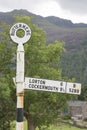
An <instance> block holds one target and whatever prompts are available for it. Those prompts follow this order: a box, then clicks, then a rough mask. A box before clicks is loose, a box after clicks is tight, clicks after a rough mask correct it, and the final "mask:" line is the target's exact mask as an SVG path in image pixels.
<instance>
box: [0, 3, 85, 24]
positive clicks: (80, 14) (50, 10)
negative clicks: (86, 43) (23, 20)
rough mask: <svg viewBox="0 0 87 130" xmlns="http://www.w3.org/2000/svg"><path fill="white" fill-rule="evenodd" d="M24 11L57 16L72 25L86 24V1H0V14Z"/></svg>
mask: <svg viewBox="0 0 87 130" xmlns="http://www.w3.org/2000/svg"><path fill="white" fill-rule="evenodd" d="M14 9H25V10H27V11H29V12H31V13H34V14H37V15H41V16H43V17H46V16H57V17H60V18H64V19H67V20H71V21H72V22H73V23H87V0H1V1H0V12H8V11H12V10H14Z"/></svg>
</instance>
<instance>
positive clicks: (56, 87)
mask: <svg viewBox="0 0 87 130" xmlns="http://www.w3.org/2000/svg"><path fill="white" fill-rule="evenodd" d="M24 89H31V90H39V91H49V92H58V93H68V94H77V95H80V93H81V84H79V83H71V82H63V81H55V80H46V79H37V78H30V77H25V87H24Z"/></svg>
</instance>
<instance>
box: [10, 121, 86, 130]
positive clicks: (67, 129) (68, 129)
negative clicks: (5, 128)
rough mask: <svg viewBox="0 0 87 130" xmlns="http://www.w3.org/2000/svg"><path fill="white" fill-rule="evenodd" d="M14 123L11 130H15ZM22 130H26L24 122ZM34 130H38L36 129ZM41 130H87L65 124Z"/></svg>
mask: <svg viewBox="0 0 87 130" xmlns="http://www.w3.org/2000/svg"><path fill="white" fill-rule="evenodd" d="M15 124H16V123H15V122H14V128H12V130H16V128H15V126H16V125H15ZM24 130H27V122H26V121H25V122H24ZM36 130H39V129H38V128H37V129H36ZM42 130H87V129H86V128H84V129H83V128H78V127H75V126H72V125H69V124H66V123H59V124H57V125H51V126H50V127H49V128H46V127H45V126H43V127H42Z"/></svg>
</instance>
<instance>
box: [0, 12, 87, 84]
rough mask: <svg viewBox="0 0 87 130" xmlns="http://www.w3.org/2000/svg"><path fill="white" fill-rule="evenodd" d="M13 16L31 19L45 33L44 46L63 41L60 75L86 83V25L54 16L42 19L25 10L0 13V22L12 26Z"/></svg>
mask: <svg viewBox="0 0 87 130" xmlns="http://www.w3.org/2000/svg"><path fill="white" fill-rule="evenodd" d="M14 15H27V16H30V17H32V22H33V23H34V24H36V25H37V26H39V27H41V28H43V29H44V30H45V31H46V34H47V43H46V44H50V43H52V42H53V41H54V40H59V41H64V42H65V52H64V53H63V56H62V57H61V64H60V65H61V67H62V70H63V72H62V75H63V76H67V77H69V78H73V77H75V78H76V80H77V82H81V83H84V84H86V83H87V80H86V79H87V58H86V53H87V24H84V23H79V24H73V23H72V22H71V21H70V20H66V19H61V18H58V17H54V16H49V17H42V16H39V15H35V14H33V13H30V12H28V11H26V10H14V11H12V12H7V13H3V12H0V21H5V22H6V23H7V24H12V23H13V22H14Z"/></svg>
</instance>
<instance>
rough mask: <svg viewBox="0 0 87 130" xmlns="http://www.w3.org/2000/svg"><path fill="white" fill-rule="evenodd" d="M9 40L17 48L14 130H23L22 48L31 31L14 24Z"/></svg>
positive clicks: (25, 26) (23, 25)
mask: <svg viewBox="0 0 87 130" xmlns="http://www.w3.org/2000/svg"><path fill="white" fill-rule="evenodd" d="M18 30H22V31H24V36H23V37H18V36H17V31H18ZM10 36H11V39H12V40H13V41H14V42H15V43H17V44H18V46H17V67H16V79H15V80H14V82H15V85H16V87H17V89H16V90H17V122H16V130H23V129H24V128H23V105H24V46H23V44H24V43H26V42H27V41H28V40H29V39H30V36H31V30H30V28H29V27H28V25H26V24H25V23H16V24H15V25H13V26H12V28H11V29H10Z"/></svg>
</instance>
